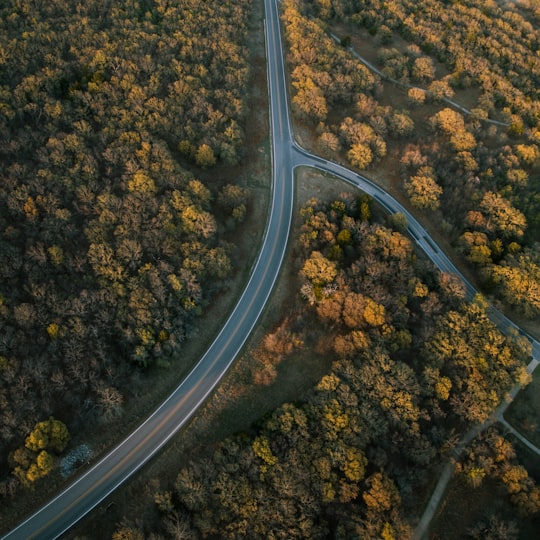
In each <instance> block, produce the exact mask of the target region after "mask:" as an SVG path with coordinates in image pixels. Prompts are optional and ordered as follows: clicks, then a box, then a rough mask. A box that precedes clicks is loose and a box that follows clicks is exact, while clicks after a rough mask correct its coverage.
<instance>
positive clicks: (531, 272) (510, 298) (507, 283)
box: [491, 250, 540, 319]
mask: <svg viewBox="0 0 540 540" xmlns="http://www.w3.org/2000/svg"><path fill="white" fill-rule="evenodd" d="M491 276H492V279H493V282H494V283H495V284H496V285H497V288H498V291H499V293H500V294H501V295H502V297H503V298H504V299H505V301H506V302H508V303H509V304H510V305H513V306H515V307H516V308H517V309H518V310H519V311H520V312H521V313H522V314H523V315H524V316H525V317H528V318H531V319H533V318H535V317H538V316H539V315H540V264H539V262H538V256H537V254H535V253H534V252H533V251H532V250H527V251H524V252H523V253H521V254H518V255H514V256H509V257H507V259H506V260H504V261H503V262H502V264H501V265H494V266H493V267H492V270H491Z"/></svg>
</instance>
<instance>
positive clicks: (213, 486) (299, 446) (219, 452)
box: [114, 194, 539, 539]
mask: <svg viewBox="0 0 540 540" xmlns="http://www.w3.org/2000/svg"><path fill="white" fill-rule="evenodd" d="M370 213H371V212H370V203H369V199H368V198H367V197H356V196H353V195H352V194H343V195H342V196H340V197H339V198H338V199H337V200H334V201H332V202H330V203H322V202H320V201H318V200H315V199H313V200H311V201H310V202H309V203H308V204H307V205H306V206H305V207H304V208H303V209H302V210H301V222H302V225H301V230H300V236H299V238H297V242H296V247H295V254H296V255H297V260H298V265H299V275H298V292H297V294H298V295H299V296H300V297H301V299H303V300H302V301H301V302H300V305H302V306H303V307H302V308H301V309H300V312H299V313H296V314H292V313H290V311H289V315H288V317H287V318H286V319H285V320H284V322H283V323H282V324H280V325H279V326H278V328H277V329H276V330H275V331H273V332H271V333H270V334H268V335H267V336H266V337H265V338H264V339H263V341H262V343H261V346H260V347H259V349H258V352H257V353H256V354H255V355H254V360H255V366H256V368H257V369H259V370H260V371H261V376H260V377H257V375H256V374H255V377H254V381H255V382H256V383H257V384H259V385H267V384H271V383H272V382H273V380H274V379H275V374H274V373H273V371H272V369H271V368H272V364H273V363H279V362H283V361H286V358H287V356H288V355H289V354H290V353H291V352H292V351H294V350H297V349H298V348H302V347H304V346H307V344H313V348H315V349H317V350H318V351H319V353H321V351H324V352H323V353H322V354H326V355H328V356H330V357H331V358H333V363H332V364H331V368H330V370H329V371H328V373H327V374H326V375H324V376H323V377H322V378H321V379H320V380H319V382H318V383H317V384H316V385H315V386H314V387H313V388H312V389H311V390H310V391H309V392H308V393H307V395H306V396H304V398H303V399H302V400H301V401H295V402H294V403H285V404H283V405H282V406H280V407H279V408H277V409H276V410H274V411H273V412H271V413H269V414H267V415H266V416H265V417H264V418H262V419H260V421H259V422H258V423H257V424H256V425H254V426H253V428H252V429H251V430H250V431H249V432H248V433H245V432H243V433H240V434H238V435H235V436H232V437H230V438H228V439H226V440H224V441H223V442H221V443H219V444H218V445H217V446H214V447H212V449H209V452H208V453H206V455H203V456H201V457H199V458H195V459H194V460H193V461H191V462H189V463H186V465H185V466H184V467H183V468H182V469H181V470H180V472H179V474H178V476H177V478H176V481H175V483H174V485H170V486H169V489H167V490H166V491H163V492H159V493H157V494H156V497H155V500H156V503H157V508H158V509H159V511H160V517H159V525H154V526H152V525H149V524H148V523H147V524H146V527H147V528H146V529H145V532H146V533H148V532H149V531H150V530H152V534H154V535H158V537H163V538H175V537H178V536H175V535H178V534H180V532H182V534H184V535H185V537H195V538H196V537H203V538H205V537H213V536H216V537H217V536H219V537H220V538H299V539H300V538H388V539H390V538H407V537H409V536H410V534H411V526H410V524H409V522H408V519H407V518H408V517H409V516H410V513H411V511H412V509H413V508H415V505H416V504H417V502H418V497H419V493H422V492H423V491H424V489H426V484H427V483H428V481H429V478H430V471H431V470H432V467H435V466H436V465H438V464H439V463H440V462H441V460H445V459H448V455H447V452H448V451H449V450H450V449H451V448H452V447H453V444H455V442H456V438H457V437H458V436H459V433H460V432H461V431H462V430H463V429H465V428H466V427H467V426H469V425H471V423H475V422H478V421H482V420H484V419H486V418H487V417H488V415H489V414H490V412H491V411H492V410H493V408H494V407H495V405H496V404H497V403H498V402H499V401H500V400H501V398H502V396H503V394H504V392H505V391H506V390H508V388H509V387H510V386H511V385H512V384H513V382H514V381H516V380H517V379H518V378H519V377H520V376H521V374H522V373H523V366H524V362H525V361H526V359H527V356H528V354H529V352H530V351H528V349H527V345H526V344H525V343H523V342H522V341H520V339H519V338H517V337H515V338H507V337H504V336H503V335H502V334H501V333H500V332H499V331H498V330H497V328H496V327H495V326H494V325H493V324H492V323H491V322H490V321H489V319H488V318H487V316H486V314H485V312H484V309H483V307H482V304H481V302H477V303H473V304H469V303H466V302H465V301H464V288H463V285H462V284H461V283H460V282H459V281H457V280H456V279H455V278H454V277H452V276H450V275H446V274H439V273H438V272H437V271H436V270H434V269H433V268H432V267H431V265H430V264H429V263H427V262H424V261H422V260H420V259H417V257H416V256H415V253H414V251H413V246H412V244H411V242H410V241H409V240H408V239H407V238H406V237H405V236H403V235H402V234H400V233H399V232H397V231H395V230H392V229H390V228H388V227H386V226H384V225H382V224H380V223H377V222H373V221H371V220H370ZM304 344H306V345H304ZM315 344H316V345H315ZM313 354H315V353H313ZM263 357H264V358H266V361H261V359H262V358H263ZM306 361H309V358H306ZM274 367H275V366H274ZM500 439H501V440H502V441H503V442H502V443H501V444H503V445H504V447H505V449H507V448H508V447H509V446H510V445H509V443H508V442H507V441H504V440H503V439H502V438H500ZM505 451H506V454H507V457H508V460H509V461H508V466H509V467H510V468H508V469H505V470H508V471H510V472H508V474H509V475H510V474H512V471H517V469H516V467H517V464H515V463H514V462H513V461H512V458H513V454H512V452H511V450H508V449H507V450H505ZM495 459H498V458H495ZM467 463H468V461H467V462H466V463H465V462H464V465H463V467H464V470H465V469H467V470H468V469H469V468H470V466H469V465H467ZM501 466H502V465H501ZM519 471H521V469H519ZM465 474H466V473H465ZM485 474H486V476H490V475H491V470H489V469H487V467H486V472H485ZM527 478H528V479H527V480H525V479H523V481H522V482H523V483H524V484H523V485H524V487H523V489H527V490H528V491H526V492H527V493H529V492H533V491H534V490H538V488H537V487H535V485H534V482H533V480H532V479H531V478H529V477H528V476H527ZM509 493H513V492H512V491H509ZM516 503H517V504H520V503H519V501H518V500H516ZM538 507H539V505H538V504H536V507H535V508H533V507H532V506H531V507H529V510H530V512H533V513H534V512H536V511H537V510H538ZM114 538H118V539H121V538H142V533H141V530H140V529H139V530H137V527H130V526H129V525H126V526H125V527H121V528H120V529H118V531H117V533H116V535H115V536H114Z"/></svg>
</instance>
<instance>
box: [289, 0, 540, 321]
mask: <svg viewBox="0 0 540 540" xmlns="http://www.w3.org/2000/svg"><path fill="white" fill-rule="evenodd" d="M534 5H535V4H534V3H529V2H517V3H514V2H508V3H506V2H499V3H497V2H485V1H483V0H461V1H455V2H451V3H448V2H441V1H438V0H426V1H423V2H421V4H419V3H418V2H416V1H412V0H399V1H393V2H385V1H382V0H335V1H333V2H327V1H326V0H318V1H316V2H306V1H303V0H287V1H286V2H284V9H283V15H282V19H283V23H284V29H285V35H286V37H287V42H288V47H289V52H288V60H289V63H290V71H291V79H292V86H293V89H292V95H293V97H292V102H293V111H294V112H295V114H296V117H297V119H298V120H299V121H300V122H302V123H303V124H304V125H305V126H307V127H309V128H311V132H312V137H313V146H314V148H315V149H316V150H317V151H318V152H320V153H322V154H324V155H326V156H329V157H333V158H334V159H342V160H346V161H348V162H349V163H350V165H352V166H353V167H356V168H358V169H362V170H366V169H368V170H369V169H371V170H375V171H377V173H378V174H382V175H384V177H385V178H386V179H388V180H389V181H391V182H394V180H393V178H394V176H397V175H399V180H397V181H396V185H395V188H396V191H397V192H398V193H399V194H404V195H406V196H407V197H408V199H409V201H410V204H411V206H413V207H415V208H416V209H417V210H420V211H422V212H423V213H424V214H425V215H426V216H427V217H428V219H431V220H432V221H433V223H434V224H437V226H438V227H439V228H440V230H441V233H443V234H444V235H446V236H447V237H448V238H449V240H450V241H451V242H452V243H453V247H454V248H455V249H456V252H457V253H459V254H463V256H464V258H465V259H466V260H467V261H468V263H470V264H471V265H472V266H473V267H474V268H475V270H476V271H477V275H478V277H479V282H480V283H481V285H482V287H483V290H484V292H486V293H492V292H493V293H495V294H496V295H497V296H498V297H499V298H500V299H501V300H503V301H504V302H506V303H507V305H509V306H511V307H512V308H513V309H514V310H515V311H516V312H517V313H518V314H519V315H522V316H525V317H528V318H531V319H535V318H537V317H538V316H539V315H540V310H539V297H538V291H537V287H534V286H532V287H530V286H529V283H531V282H532V283H535V282H537V277H536V276H537V275H538V272H539V271H540V270H539V268H540V267H539V264H538V261H537V257H536V256H534V255H533V256H531V253H538V251H539V246H538V239H539V238H540V221H539V216H540V183H539V178H540V176H539V174H538V171H539V167H540V92H539V88H540V85H539V84H538V83H539V80H540V61H539V59H538V55H537V51H538V48H539V43H540V33H539V31H538V25H537V24H536V23H537V22H538V20H539V19H538V9H537V8H535V7H534ZM346 32H348V34H347V33H346ZM351 44H352V45H353V46H354V45H355V44H356V49H354V48H353V50H350V48H349V46H350V45H351ZM362 55H363V56H362ZM366 56H367V59H366ZM464 104H465V105H466V106H465V105H464ZM467 107H468V108H467ZM396 162H399V164H400V165H398V166H397V167H396V166H395V165H392V164H393V163H396Z"/></svg>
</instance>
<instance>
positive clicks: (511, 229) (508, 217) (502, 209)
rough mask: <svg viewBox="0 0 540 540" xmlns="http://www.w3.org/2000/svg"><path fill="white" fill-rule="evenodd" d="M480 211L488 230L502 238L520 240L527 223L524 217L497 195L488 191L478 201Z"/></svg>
mask: <svg viewBox="0 0 540 540" xmlns="http://www.w3.org/2000/svg"><path fill="white" fill-rule="evenodd" d="M480 210H482V212H483V213H484V215H485V216H486V218H487V223H486V227H487V229H488V230H491V231H496V232H498V233H500V234H501V235H502V236H503V237H504V238H521V237H522V236H523V234H524V231H525V227H526V225H527V222H526V220H525V216H524V215H523V214H522V213H521V212H520V211H519V210H518V209H517V208H514V207H513V206H512V204H511V203H510V202H509V201H508V200H507V199H505V198H504V197H502V196H501V195H500V194H499V193H496V192H493V191H488V192H486V193H485V194H484V196H483V198H482V200H481V201H480Z"/></svg>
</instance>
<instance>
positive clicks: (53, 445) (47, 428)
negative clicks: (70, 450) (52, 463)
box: [25, 416, 70, 453]
mask: <svg viewBox="0 0 540 540" xmlns="http://www.w3.org/2000/svg"><path fill="white" fill-rule="evenodd" d="M69 440H70V435H69V431H68V429H67V426H66V425H65V424H64V423H63V422H61V421H60V420H56V419H55V418H54V417H52V416H51V417H50V418H49V419H48V420H45V421H43V422H39V423H37V424H36V425H35V427H34V429H33V430H32V432H31V433H30V435H28V437H27V438H26V441H25V446H26V448H28V449H29V450H34V451H36V452H37V451H39V450H47V449H51V450H55V451H56V452H58V453H60V452H63V450H64V449H65V447H66V446H67V444H68V443H69Z"/></svg>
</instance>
